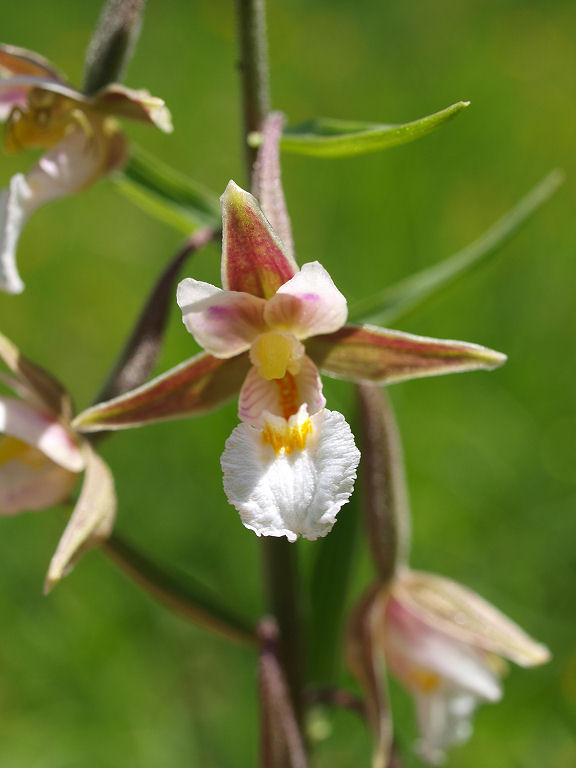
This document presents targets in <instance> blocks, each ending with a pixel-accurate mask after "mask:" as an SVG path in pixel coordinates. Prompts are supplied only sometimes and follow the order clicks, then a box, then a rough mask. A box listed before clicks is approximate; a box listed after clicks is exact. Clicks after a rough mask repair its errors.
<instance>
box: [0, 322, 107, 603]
mask: <svg viewBox="0 0 576 768" xmlns="http://www.w3.org/2000/svg"><path fill="white" fill-rule="evenodd" d="M0 359H1V360H2V361H3V362H4V363H5V365H6V366H7V367H8V369H9V370H10V371H11V373H10V374H2V375H1V379H0V380H1V382H2V383H3V384H4V385H5V386H6V387H7V388H8V389H11V390H12V391H13V393H14V394H15V395H18V397H12V396H0V516H12V515H16V514H18V513H20V512H26V511H35V510H41V509H48V508H49V507H52V506H54V505H55V504H59V503H62V502H64V501H66V500H67V499H68V498H69V497H70V494H71V492H72V490H73V489H74V487H75V486H76V485H77V483H78V481H79V479H80V475H81V474H82V473H84V482H83V485H82V489H81V491H80V495H79V497H78V501H77V502H76V506H75V508H74V511H73V513H72V516H71V517H70V521H69V522H68V525H67V527H66V529H65V531H64V533H63V535H62V537H61V539H60V542H59V544H58V547H57V549H56V552H55V554H54V556H53V558H52V561H51V563H50V567H49V570H48V575H47V577H46V584H45V589H46V591H49V590H50V589H51V588H52V587H53V586H54V584H55V583H56V582H57V581H59V580H60V579H61V578H62V576H64V575H66V573H68V572H69V571H70V569H71V568H72V567H73V566H74V564H75V563H76V560H77V559H78V557H79V556H80V555H81V554H82V552H83V551H84V550H85V549H87V548H88V547H90V546H94V545H96V544H98V543H99V542H100V541H102V539H105V538H106V537H107V536H108V535H109V533H110V531H111V529H112V525H113V523H114V517H115V514H116V495H115V491H114V480H113V478H112V475H111V473H110V470H109V468H108V466H107V465H106V464H105V463H104V461H103V460H102V459H101V458H100V457H99V456H98V455H97V454H96V453H95V452H94V451H93V449H92V448H91V446H90V444H89V443H88V442H87V441H86V439H85V438H83V437H82V435H79V434H78V433H77V432H76V431H75V430H74V429H73V428H72V426H71V424H70V420H71V417H72V407H71V402H70V398H69V396H68V394H67V392H66V391H65V390H64V388H63V387H62V386H61V385H60V384H59V382H57V381H56V379H54V378H53V377H52V376H51V375H50V374H48V373H47V372H46V371H44V370H43V369H42V368H40V367H38V366H37V365H35V364H34V363H32V362H30V361H29V360H27V359H26V358H25V357H24V356H23V355H22V354H21V353H20V352H19V350H18V349H17V348H16V347H15V346H14V344H12V342H11V341H9V340H8V339H7V338H6V337H5V336H3V335H1V334H0Z"/></svg>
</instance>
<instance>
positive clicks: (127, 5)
mask: <svg viewBox="0 0 576 768" xmlns="http://www.w3.org/2000/svg"><path fill="white" fill-rule="evenodd" d="M145 5H146V0H108V1H107V2H106V4H105V6H104V8H103V10H102V14H101V16H100V19H99V22H98V25H97V27H96V30H95V31H94V35H93V37H92V40H91V41H90V45H89V46H88V51H87V52H86V63H85V74H84V90H85V92H86V93H88V94H92V93H94V92H95V91H98V90H99V89H100V88H103V87H104V86H105V85H107V84H108V83H112V82H119V81H120V80H121V79H122V76H123V75H124V72H125V70H126V67H127V65H128V63H129V61H130V58H131V57H132V53H133V51H134V47H135V45H136V42H137V40H138V36H139V34H140V28H141V26H142V15H143V13H144V8H145Z"/></svg>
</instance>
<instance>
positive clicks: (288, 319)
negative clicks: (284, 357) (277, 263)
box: [264, 261, 348, 339]
mask: <svg viewBox="0 0 576 768" xmlns="http://www.w3.org/2000/svg"><path fill="white" fill-rule="evenodd" d="M264 317H265V318H266V322H267V323H268V325H269V326H270V327H271V328H277V329H279V330H286V331H291V332H292V333H293V334H294V335H295V336H297V337H298V338H300V339H306V338H308V337H309V336H317V335H318V334H322V333H332V332H333V331H337V330H338V329H339V328H342V326H343V325H344V323H345V322H346V318H347V317H348V307H347V304H346V299H345V298H344V296H343V295H342V294H341V293H340V291H339V290H338V288H336V286H335V285H334V283H333V281H332V278H331V277H330V275H329V274H328V272H326V270H325V269H324V267H323V266H322V265H321V264H319V263H318V262H317V261H313V262H311V263H309V264H304V265H303V266H302V269H301V270H300V271H299V272H297V273H296V274H295V275H294V277H292V278H291V279H290V280H288V282H286V283H284V285H282V286H280V288H279V289H278V291H277V292H276V294H275V295H274V296H272V298H271V299H270V300H269V301H268V304H267V305H266V311H265V313H264Z"/></svg>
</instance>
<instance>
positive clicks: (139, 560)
mask: <svg viewBox="0 0 576 768" xmlns="http://www.w3.org/2000/svg"><path fill="white" fill-rule="evenodd" d="M101 550H102V551H103V552H104V554H105V555H107V557H108V558H110V560H112V562H114V563H115V564H116V565H117V566H119V568H120V569H121V570H122V571H123V572H124V573H125V574H126V575H127V576H129V577H130V578H131V579H132V580H133V581H134V582H136V584H138V585H139V586H141V587H142V588H143V589H145V590H146V592H148V593H149V594H150V595H151V596H152V597H153V598H154V599H155V600H157V601H158V602H159V603H162V604H163V605H165V606H166V607H167V608H169V609H170V610H172V611H174V612H175V613H178V614H179V615H180V616H183V617H184V618H185V619H187V620H188V621H191V622H193V623H195V624H201V625H203V626H205V627H207V628H209V629H211V630H212V631H213V632H216V633H218V634H219V635H222V636H223V637H226V638H228V639H229V640H234V641H236V642H238V643H241V644H242V645H249V646H253V647H255V646H256V645H257V639H256V633H255V629H254V627H253V625H252V624H251V623H250V621H248V620H246V619H244V618H243V617H240V616H238V615H237V614H236V613H234V611H232V610H231V609H229V608H228V607H227V606H224V605H221V604H218V602H216V599H215V598H214V597H213V596H212V595H209V594H208V591H207V590H206V589H205V588H204V587H202V586H200V585H198V584H194V583H193V582H192V581H191V580H190V579H187V582H188V583H187V584H186V585H185V584H184V583H183V582H182V581H181V580H180V579H179V578H177V577H176V576H175V575H174V574H172V573H169V572H168V571H166V570H164V569H163V568H162V567H161V566H159V565H158V564H157V563H155V562H154V561H153V560H151V559H150V558H149V557H148V556H146V555H144V554H143V553H142V552H139V551H138V550H137V549H136V548H135V547H134V546H133V545H132V544H129V543H128V542H127V541H125V540H123V539H122V538H121V537H120V536H118V534H113V535H112V536H111V537H110V538H109V539H108V540H107V541H105V542H104V543H103V544H102V546H101Z"/></svg>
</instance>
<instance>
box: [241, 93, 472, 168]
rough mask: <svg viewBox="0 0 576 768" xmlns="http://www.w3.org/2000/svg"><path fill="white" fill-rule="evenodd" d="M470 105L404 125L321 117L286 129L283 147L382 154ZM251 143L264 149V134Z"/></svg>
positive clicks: (310, 152) (329, 152) (314, 153)
mask: <svg viewBox="0 0 576 768" xmlns="http://www.w3.org/2000/svg"><path fill="white" fill-rule="evenodd" d="M469 104H470V102H469V101H459V102H458V103H456V104H453V105H452V106H451V107H447V108H446V109H443V110H441V111H440V112H435V113H434V114H433V115H428V116H427V117H422V118H421V119H420V120H414V121H413V122H410V123H404V124H402V125H388V124H380V123H361V122H356V121H354V122H352V121H349V120H338V119H333V118H329V117H318V118H315V119H313V120H308V121H307V122H305V123H301V124H300V125H296V126H293V127H288V128H286V129H285V130H284V134H283V136H282V139H281V141H280V148H281V149H282V150H283V151H284V152H293V153H295V154H298V155H311V156H313V157H350V156H352V155H366V154H368V153H370V152H379V151H380V150H382V149H388V148H390V147H396V146H398V145H400V144H407V143H408V142H410V141H415V140H416V139H419V138H420V137H421V136H426V135H427V134H428V133H431V132H432V131H434V130H435V129H436V128H438V127H439V126H440V125H442V124H443V123H445V122H446V121H448V120H451V119H452V118H453V117H456V115H458V114H460V112H462V110H464V109H466V107H467V106H468V105H469ZM248 143H249V144H250V146H252V147H258V146H260V144H261V143H262V136H261V134H259V133H251V134H250V135H249V137H248Z"/></svg>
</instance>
